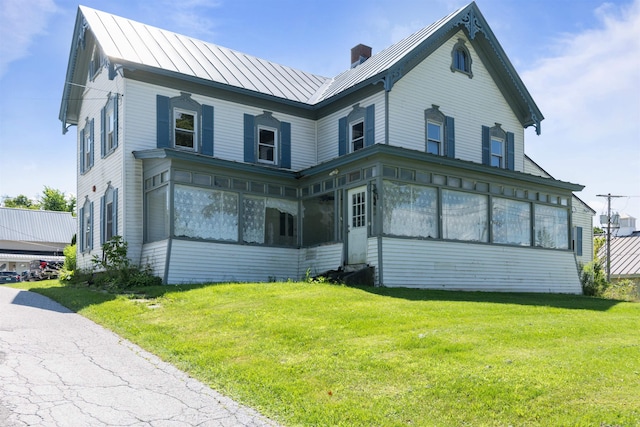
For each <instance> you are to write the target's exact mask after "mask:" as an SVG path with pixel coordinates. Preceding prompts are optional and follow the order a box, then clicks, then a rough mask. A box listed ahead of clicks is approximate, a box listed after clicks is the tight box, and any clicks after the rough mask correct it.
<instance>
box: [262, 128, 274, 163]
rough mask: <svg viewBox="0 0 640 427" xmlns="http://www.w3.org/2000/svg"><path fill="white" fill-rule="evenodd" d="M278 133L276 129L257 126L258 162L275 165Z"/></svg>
mask: <svg viewBox="0 0 640 427" xmlns="http://www.w3.org/2000/svg"><path fill="white" fill-rule="evenodd" d="M277 141H278V132H277V130H276V129H273V128H268V127H264V126H258V161H259V162H260V163H270V164H275V163H276V159H277V158H278V144H277Z"/></svg>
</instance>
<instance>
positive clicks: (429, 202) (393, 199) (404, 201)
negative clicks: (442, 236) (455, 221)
mask: <svg viewBox="0 0 640 427" xmlns="http://www.w3.org/2000/svg"><path fill="white" fill-rule="evenodd" d="M383 212H384V214H383V215H384V220H383V232H384V233H385V234H389V235H395V236H411V237H428V238H437V237H438V191H437V190H436V189H435V188H432V187H424V186H419V185H409V184H400V183H395V182H391V181H384V200H383Z"/></svg>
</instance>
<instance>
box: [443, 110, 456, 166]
mask: <svg viewBox="0 0 640 427" xmlns="http://www.w3.org/2000/svg"><path fill="white" fill-rule="evenodd" d="M444 132H445V146H444V153H445V155H446V156H447V157H451V158H452V159H453V158H454V157H455V156H456V133H455V121H454V120H453V117H449V116H445V125H444Z"/></svg>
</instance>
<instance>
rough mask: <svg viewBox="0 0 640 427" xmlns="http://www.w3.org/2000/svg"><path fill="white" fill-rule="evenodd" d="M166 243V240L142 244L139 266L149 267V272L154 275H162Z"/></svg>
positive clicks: (165, 257)
mask: <svg viewBox="0 0 640 427" xmlns="http://www.w3.org/2000/svg"><path fill="white" fill-rule="evenodd" d="M167 245H168V240H160V241H158V242H152V243H146V244H144V245H143V246H142V254H141V256H140V266H141V267H143V268H146V267H149V268H151V273H152V274H153V275H154V276H158V277H164V271H165V265H166V262H167Z"/></svg>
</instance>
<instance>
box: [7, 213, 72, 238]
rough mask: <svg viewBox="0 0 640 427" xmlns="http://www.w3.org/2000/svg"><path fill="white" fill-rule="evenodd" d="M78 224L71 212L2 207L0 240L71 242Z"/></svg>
mask: <svg viewBox="0 0 640 427" xmlns="http://www.w3.org/2000/svg"><path fill="white" fill-rule="evenodd" d="M76 225H77V224H76V219H75V218H74V217H73V216H72V215H71V213H70V212H54V211H38V210H31V209H14V208H0V241H3V240H4V241H22V242H46V243H64V244H70V243H71V239H72V238H73V235H74V234H75V233H76Z"/></svg>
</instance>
